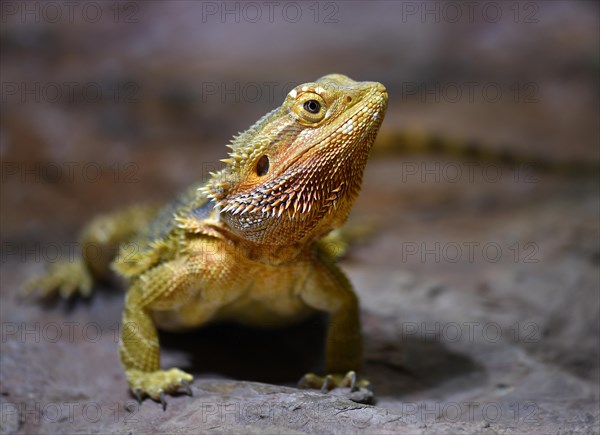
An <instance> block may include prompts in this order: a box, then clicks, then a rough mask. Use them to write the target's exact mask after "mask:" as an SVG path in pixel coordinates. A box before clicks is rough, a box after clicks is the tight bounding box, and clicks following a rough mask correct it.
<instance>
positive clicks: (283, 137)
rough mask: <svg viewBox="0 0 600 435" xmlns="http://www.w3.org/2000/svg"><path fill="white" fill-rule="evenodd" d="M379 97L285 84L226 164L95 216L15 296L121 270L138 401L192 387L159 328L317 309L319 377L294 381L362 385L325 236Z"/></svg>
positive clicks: (351, 307) (339, 216)
mask: <svg viewBox="0 0 600 435" xmlns="http://www.w3.org/2000/svg"><path fill="white" fill-rule="evenodd" d="M387 101H388V94H387V91H386V88H385V87H384V86H383V85H382V84H381V83H378V82H358V81H354V80H352V79H350V78H349V77H347V76H344V75H341V74H330V75H326V76H323V77H321V78H319V79H318V80H316V81H314V82H309V83H305V84H302V85H299V86H297V87H295V88H294V89H292V90H291V91H290V92H289V93H288V94H287V96H286V98H285V100H284V102H283V104H282V105H281V106H280V107H278V108H276V109H274V110H273V111H271V112H269V113H267V114H266V115H264V116H263V117H262V118H261V119H259V120H258V121H257V122H256V123H255V124H254V125H252V126H251V127H250V128H249V129H248V130H246V131H245V132H243V133H241V134H239V135H237V136H234V138H233V139H232V141H231V143H230V144H229V145H228V146H229V148H230V149H231V151H230V153H229V157H228V158H227V159H224V160H222V162H223V163H224V164H225V166H224V167H223V168H222V169H221V170H219V171H217V172H215V173H211V175H210V178H209V179H208V180H207V181H206V182H204V183H199V184H195V185H192V186H191V187H189V188H188V189H187V190H186V191H184V192H183V193H182V194H181V195H180V196H179V197H178V198H177V199H175V200H174V201H173V202H172V203H171V204H168V205H166V206H164V207H163V208H161V209H158V210H157V209H156V208H153V207H143V206H133V207H131V208H128V209H125V210H124V211H119V212H116V213H112V214H108V215H104V216H100V217H98V218H96V219H95V220H93V221H92V222H91V223H90V224H89V225H88V226H87V227H85V228H84V229H83V231H82V233H81V236H80V243H81V256H80V258H78V259H77V260H76V261H72V262H70V263H56V264H55V265H53V266H52V267H51V268H50V270H49V271H48V273H47V275H46V276H44V277H42V278H38V279H36V280H33V281H31V282H30V283H29V284H27V285H26V286H25V287H24V293H25V294H35V293H36V292H37V294H38V296H39V295H41V296H48V295H53V294H57V293H58V294H60V295H62V296H63V297H69V296H72V295H74V294H81V295H84V296H89V294H90V293H91V289H92V286H93V283H94V281H95V280H98V279H101V278H103V277H106V276H107V274H109V273H110V271H111V270H113V271H116V272H117V274H118V275H120V276H122V277H124V278H125V280H126V282H127V283H128V289H127V291H126V294H125V307H124V312H123V317H122V331H121V337H120V341H119V354H120V360H121V363H122V365H123V368H124V371H125V375H126V378H127V382H128V384H129V388H130V391H131V393H132V394H133V395H135V397H136V398H137V399H138V401H139V402H140V403H141V401H142V400H143V398H145V397H150V398H151V399H153V400H155V401H159V402H161V403H162V405H163V409H165V408H166V399H165V395H167V394H173V393H176V392H178V391H181V390H183V391H185V392H187V393H188V394H190V395H191V394H192V391H191V388H190V384H191V382H192V381H193V376H192V375H191V374H189V373H186V372H184V371H183V370H180V369H178V368H171V369H168V370H163V369H161V367H160V355H159V354H160V345H159V340H158V334H157V329H164V330H171V331H178V330H187V329H190V328H196V327H200V326H202V325H206V324H208V323H209V322H217V321H235V322H239V323H242V324H248V325H254V326H264V327H277V326H280V325H286V324H290V323H293V322H297V321H300V320H302V319H305V318H306V317H308V316H309V315H310V314H312V313H314V312H317V311H320V312H325V313H328V315H329V322H328V327H327V340H326V349H325V373H324V375H323V376H317V375H315V374H313V373H308V374H307V375H305V376H304V377H303V378H302V379H301V381H300V385H301V386H303V387H307V388H321V389H322V390H323V391H328V390H331V389H333V388H336V387H350V388H351V389H352V390H356V388H358V387H359V386H368V385H369V384H368V381H366V380H365V379H358V378H357V373H359V371H360V369H361V366H362V337H361V327H360V318H359V301H358V298H357V296H356V294H355V293H354V291H353V289H352V285H351V283H350V281H349V280H348V278H347V277H346V276H345V274H344V273H343V272H342V270H341V269H340V268H339V267H338V266H337V265H336V264H335V262H334V261H333V258H334V257H336V255H335V252H332V251H335V249H333V250H332V249H331V246H332V245H331V244H332V243H333V246H335V242H336V233H335V231H336V229H339V228H340V227H341V226H342V225H343V224H344V223H345V221H346V219H347V217H348V214H349V212H350V210H351V207H352V205H353V203H354V201H355V199H356V197H357V195H358V193H359V191H360V188H361V184H362V178H363V173H364V169H365V166H366V163H367V160H368V157H369V153H370V150H371V147H372V145H373V142H374V140H375V137H376V136H377V133H378V131H379V127H380V126H381V123H382V121H383V118H384V115H385V111H386V108H387ZM90 247H94V248H95V249H93V250H92V251H93V252H94V253H95V255H91V253H90V252H89V251H90V249H88V248H90ZM98 247H100V248H101V249H97V248H98ZM98 251H99V252H101V253H102V255H98Z"/></svg>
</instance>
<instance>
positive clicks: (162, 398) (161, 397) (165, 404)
mask: <svg viewBox="0 0 600 435" xmlns="http://www.w3.org/2000/svg"><path fill="white" fill-rule="evenodd" d="M158 396H159V398H160V403H161V405H162V408H163V412H164V411H166V410H167V401H166V400H165V392H164V391H161V392H160V393H159V395H158Z"/></svg>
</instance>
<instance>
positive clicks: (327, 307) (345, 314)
mask: <svg viewBox="0 0 600 435" xmlns="http://www.w3.org/2000/svg"><path fill="white" fill-rule="evenodd" d="M313 268H314V269H313V274H312V276H311V277H310V278H309V279H308V280H307V282H306V285H305V287H304V289H303V290H302V292H301V294H300V297H301V298H302V299H303V300H304V302H305V303H306V304H307V305H309V306H311V307H313V308H315V309H317V310H321V311H325V312H328V313H329V315H330V319H329V327H328V331H327V341H326V348H325V370H326V373H327V375H326V376H323V377H319V376H316V375H314V374H312V373H309V374H307V375H305V376H304V377H303V378H302V379H301V381H300V386H301V387H309V388H321V389H322V390H323V391H327V390H330V389H332V388H336V387H350V388H351V389H352V390H354V389H356V388H357V387H363V386H368V385H369V383H368V381H366V380H361V381H357V379H356V372H357V371H359V370H360V369H361V368H362V336H361V332H360V317H359V304H358V299H357V297H356V294H355V293H354V291H353V290H352V285H351V284H350V281H348V279H347V278H346V276H345V275H344V273H343V272H342V271H341V270H340V269H339V268H338V267H337V266H336V265H335V264H333V263H328V262H325V261H323V260H321V259H318V260H316V261H315V264H314V266H313Z"/></svg>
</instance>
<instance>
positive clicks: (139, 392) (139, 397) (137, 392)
mask: <svg viewBox="0 0 600 435" xmlns="http://www.w3.org/2000/svg"><path fill="white" fill-rule="evenodd" d="M134 394H135V399H136V400H137V402H138V404H140V405H141V404H142V390H140V389H139V388H136V389H135V391H134Z"/></svg>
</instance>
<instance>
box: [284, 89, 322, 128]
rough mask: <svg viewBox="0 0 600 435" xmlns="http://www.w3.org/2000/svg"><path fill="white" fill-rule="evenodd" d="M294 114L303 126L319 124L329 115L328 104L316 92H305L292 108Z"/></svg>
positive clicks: (299, 96)
mask: <svg viewBox="0 0 600 435" xmlns="http://www.w3.org/2000/svg"><path fill="white" fill-rule="evenodd" d="M291 111H292V113H293V114H294V115H295V117H296V118H297V119H298V121H300V122H301V123H302V124H305V125H313V124H317V123H318V122H319V121H321V120H322V119H323V118H325V115H326V114H327V103H325V100H324V99H323V97H321V96H320V95H319V94H317V93H315V92H305V93H303V94H300V95H298V98H297V99H296V100H295V101H294V104H293V106H292V107H291Z"/></svg>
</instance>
